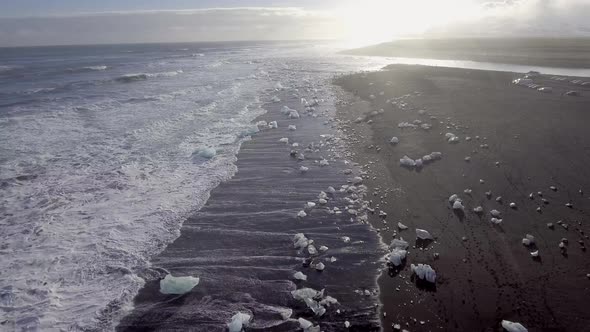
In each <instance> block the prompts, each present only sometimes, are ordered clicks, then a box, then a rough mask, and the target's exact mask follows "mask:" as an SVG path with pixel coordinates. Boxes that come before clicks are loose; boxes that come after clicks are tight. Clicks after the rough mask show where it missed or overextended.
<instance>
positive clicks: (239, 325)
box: [227, 312, 252, 332]
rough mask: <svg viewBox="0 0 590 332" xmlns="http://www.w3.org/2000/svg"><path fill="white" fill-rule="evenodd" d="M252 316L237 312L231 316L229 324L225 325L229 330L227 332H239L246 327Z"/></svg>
mask: <svg viewBox="0 0 590 332" xmlns="http://www.w3.org/2000/svg"><path fill="white" fill-rule="evenodd" d="M251 319H252V316H250V315H248V314H245V313H242V312H238V313H237V314H235V315H233V316H232V318H231V322H230V323H228V324H227V327H228V328H229V332H241V331H242V330H243V328H244V327H246V326H248V324H249V323H250V320H251Z"/></svg>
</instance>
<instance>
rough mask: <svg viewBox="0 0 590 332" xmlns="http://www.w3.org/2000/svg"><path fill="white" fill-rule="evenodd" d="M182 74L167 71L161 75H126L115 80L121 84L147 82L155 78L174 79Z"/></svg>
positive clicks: (178, 71)
mask: <svg viewBox="0 0 590 332" xmlns="http://www.w3.org/2000/svg"><path fill="white" fill-rule="evenodd" d="M182 73H183V71H182V70H176V71H167V72H161V73H136V74H125V75H122V76H119V77H117V78H115V81H117V82H121V83H131V82H137V81H145V80H147V79H150V78H155V77H173V76H176V75H178V74H182Z"/></svg>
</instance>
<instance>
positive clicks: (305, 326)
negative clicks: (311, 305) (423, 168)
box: [297, 318, 313, 331]
mask: <svg viewBox="0 0 590 332" xmlns="http://www.w3.org/2000/svg"><path fill="white" fill-rule="evenodd" d="M297 321H298V322H299V327H301V328H302V329H303V331H305V330H307V329H309V328H310V327H312V326H313V324H312V323H311V322H310V321H308V320H307V319H305V318H299V319H298V320H297Z"/></svg>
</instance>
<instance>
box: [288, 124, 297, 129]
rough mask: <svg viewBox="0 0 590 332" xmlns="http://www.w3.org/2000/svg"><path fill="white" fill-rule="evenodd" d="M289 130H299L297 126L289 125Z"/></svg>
mask: <svg viewBox="0 0 590 332" xmlns="http://www.w3.org/2000/svg"><path fill="white" fill-rule="evenodd" d="M289 130H297V126H295V125H289Z"/></svg>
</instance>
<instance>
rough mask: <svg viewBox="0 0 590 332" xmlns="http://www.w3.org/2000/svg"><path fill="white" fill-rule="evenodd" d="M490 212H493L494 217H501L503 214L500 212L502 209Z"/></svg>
mask: <svg viewBox="0 0 590 332" xmlns="http://www.w3.org/2000/svg"><path fill="white" fill-rule="evenodd" d="M490 214H491V215H492V217H494V218H500V216H501V213H500V211H498V210H492V211H490Z"/></svg>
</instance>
